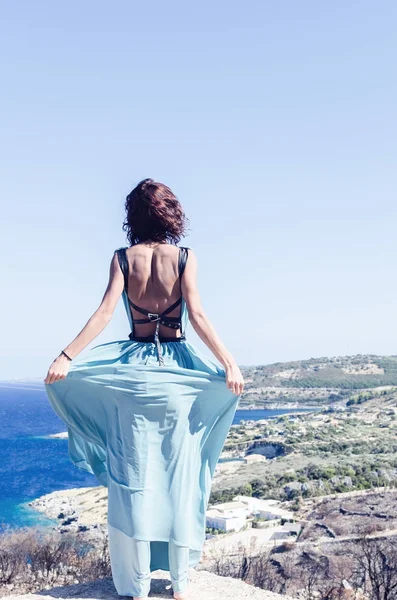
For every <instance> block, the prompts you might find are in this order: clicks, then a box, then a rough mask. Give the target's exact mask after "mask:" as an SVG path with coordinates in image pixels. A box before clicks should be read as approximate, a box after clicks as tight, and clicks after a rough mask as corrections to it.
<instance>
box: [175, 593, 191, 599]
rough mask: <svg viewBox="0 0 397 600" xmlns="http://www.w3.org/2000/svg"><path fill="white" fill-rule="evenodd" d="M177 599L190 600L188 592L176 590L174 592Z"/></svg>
mask: <svg viewBox="0 0 397 600" xmlns="http://www.w3.org/2000/svg"><path fill="white" fill-rule="evenodd" d="M174 598H175V600H189V594H188V592H175V594H174Z"/></svg>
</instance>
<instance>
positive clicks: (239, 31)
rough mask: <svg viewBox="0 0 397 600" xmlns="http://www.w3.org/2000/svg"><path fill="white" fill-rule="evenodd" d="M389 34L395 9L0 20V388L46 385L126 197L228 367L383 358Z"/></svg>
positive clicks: (122, 331) (61, 9) (132, 6)
mask: <svg viewBox="0 0 397 600" xmlns="http://www.w3.org/2000/svg"><path fill="white" fill-rule="evenodd" d="M396 25H397V5H396V3H395V2H392V1H380V2H377V3H374V2H372V1H365V0H363V1H361V2H345V1H342V0H334V2H318V1H314V0H313V1H308V0H301V1H300V2H296V1H292V0H285V1H283V2H277V3H276V2H269V1H264V0H262V1H251V2H250V1H248V2H246V3H244V4H243V3H241V2H234V1H228V2H226V1H224V0H220V1H218V2H215V3H214V2H209V1H207V0H203V1H202V2H200V3H195V4H193V3H190V4H188V3H186V2H180V1H176V2H173V1H170V2H167V3H165V2H159V1H156V0H154V1H151V2H150V3H149V2H147V3H143V2H140V3H138V2H134V1H131V0H129V1H118V0H116V1H115V2H112V3H109V2H104V1H98V0H95V2H94V1H93V0H85V1H84V2H77V0H69V1H68V2H50V1H49V0H36V2H34V3H32V2H28V1H26V0H21V1H19V2H15V3H11V2H8V3H3V4H2V14H1V24H0V51H1V56H2V59H1V72H0V76H1V82H2V89H3V92H2V94H1V96H0V110H1V116H2V130H3V134H2V144H1V147H0V170H1V176H0V199H1V216H2V219H1V236H0V250H1V252H2V256H3V259H4V258H5V257H6V256H7V259H6V261H4V260H3V261H2V262H3V269H2V283H3V287H2V294H1V304H2V310H1V315H2V318H1V321H2V322H1V333H2V335H1V354H2V356H1V363H0V379H10V378H22V377H42V378H44V377H45V374H46V372H47V368H48V366H49V363H50V362H51V360H52V359H53V357H54V356H55V355H57V354H58V352H59V351H60V349H61V348H63V347H65V346H66V345H67V344H68V343H69V342H70V341H71V340H72V339H73V338H74V337H75V335H76V334H77V333H78V332H79V331H80V329H81V328H82V327H83V325H84V324H85V322H86V321H87V319H88V318H89V316H90V315H91V314H92V312H94V310H95V309H96V308H97V306H98V304H99V302H100V300H101V298H102V295H103V292H104V290H105V288H106V284H107V279H108V269H109V262H110V259H111V256H112V254H113V251H114V249H115V248H118V247H119V246H123V245H126V240H125V236H124V232H123V231H122V229H121V224H122V221H123V218H124V198H125V196H126V194H127V193H128V192H129V191H130V189H131V188H132V187H133V186H134V185H135V184H136V183H137V182H138V181H139V180H140V179H142V178H144V177H152V178H154V179H156V180H158V181H163V182H164V183H166V184H167V185H169V186H170V187H171V188H172V189H173V191H174V192H175V193H176V194H177V196H178V197H179V199H180V201H181V202H182V204H183V206H184V208H185V211H186V213H187V215H188V217H189V218H190V223H191V231H190V233H189V236H188V237H187V238H185V239H184V240H183V242H182V243H183V244H185V245H188V246H191V247H192V248H194V250H195V252H196V254H197V257H198V261H199V285H200V289H201V295H202V301H203V305H204V307H205V308H206V310H207V314H208V316H209V317H210V319H211V321H212V322H213V324H214V325H215V326H216V328H217V330H218V333H219V335H220V336H221V338H222V339H223V341H224V342H225V343H226V345H227V346H228V347H229V348H230V350H231V352H232V353H233V355H234V356H235V358H236V360H237V361H238V363H239V364H241V365H243V364H253V363H257V364H260V363H267V362H274V361H285V360H294V359H301V358H302V359H303V358H310V357H312V356H327V355H336V354H355V353H366V352H371V353H384V354H392V353H397V343H396V339H397V325H396V308H397V300H396V297H397V284H396V276H395V270H396V269H395V262H396V261H395V259H396V250H397V239H396V212H397V208H396V200H395V198H396V194H395V189H396V179H397V176H396V158H397V147H396V140H397V131H396V130H397V126H396V111H395V107H396V105H397V98H396V96H397V93H396V92H397V83H396V77H395V66H396V58H397V57H396V47H397V42H396V36H395V31H396ZM4 267H5V268H4ZM123 311H124V307H123V305H122V302H121V300H120V302H119V304H118V306H117V309H116V312H115V315H114V318H113V320H112V321H111V323H110V324H109V325H108V327H107V328H106V329H105V330H104V332H103V333H102V334H100V336H98V337H97V338H96V339H95V340H94V342H93V343H92V344H91V346H92V345H96V344H99V343H102V342H107V341H110V340H114V339H126V338H127V336H128V333H129V330H128V322H127V318H126V315H125V314H124V312H123ZM188 335H189V338H190V340H191V341H193V342H194V343H196V344H197V345H198V346H199V347H200V348H201V349H203V348H204V346H203V345H202V343H201V342H200V341H199V340H198V339H197V336H196V335H195V333H194V331H193V329H192V328H191V327H190V328H189V330H188ZM87 350H88V348H87ZM84 352H86V350H85V351H84ZM208 352H209V351H208Z"/></svg>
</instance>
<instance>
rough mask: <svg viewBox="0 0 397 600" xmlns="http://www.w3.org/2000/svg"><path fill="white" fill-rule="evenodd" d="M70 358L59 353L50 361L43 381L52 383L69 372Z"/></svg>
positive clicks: (63, 377)
mask: <svg viewBox="0 0 397 600" xmlns="http://www.w3.org/2000/svg"><path fill="white" fill-rule="evenodd" d="M69 366H70V360H69V359H68V358H66V356H64V355H63V354H60V355H59V356H57V357H56V359H55V360H53V361H52V363H51V365H50V368H49V369H48V373H47V377H46V378H45V379H44V383H54V382H55V381H59V380H60V379H65V377H66V376H67V374H68V372H69Z"/></svg>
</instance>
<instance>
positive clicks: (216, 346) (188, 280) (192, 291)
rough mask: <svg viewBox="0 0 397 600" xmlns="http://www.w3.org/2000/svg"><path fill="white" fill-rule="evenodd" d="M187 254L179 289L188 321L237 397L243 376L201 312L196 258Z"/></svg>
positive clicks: (242, 384)
mask: <svg viewBox="0 0 397 600" xmlns="http://www.w3.org/2000/svg"><path fill="white" fill-rule="evenodd" d="M188 252H189V255H188V260H187V262H186V267H185V270H184V273H183V275H182V280H181V289H182V295H183V297H184V299H185V302H186V306H187V309H188V313H189V321H190V322H191V324H192V326H193V329H194V330H195V332H196V333H197V335H198V336H199V337H200V339H201V340H202V341H203V342H204V344H205V345H206V346H207V347H208V348H209V349H210V350H211V352H213V354H214V355H215V356H216V358H217V359H218V360H219V362H220V363H222V365H223V366H224V367H225V371H226V385H227V386H228V388H229V389H231V390H232V392H233V393H235V394H238V395H239V394H241V393H242V391H243V389H244V379H243V376H242V374H241V371H240V369H239V367H238V366H237V363H236V361H235V360H234V358H233V356H232V355H231V354H230V352H229V351H228V350H227V348H226V346H225V345H224V344H223V342H222V341H221V340H220V338H219V337H218V334H217V333H216V331H215V329H214V327H213V325H212V323H211V322H210V321H209V319H208V317H207V315H206V314H205V312H204V310H203V307H202V305H201V300H200V294H199V292H198V289H197V258H196V255H195V254H194V253H193V251H192V250H191V249H190V248H189V250H188Z"/></svg>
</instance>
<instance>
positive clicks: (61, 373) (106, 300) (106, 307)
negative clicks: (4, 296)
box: [44, 252, 124, 383]
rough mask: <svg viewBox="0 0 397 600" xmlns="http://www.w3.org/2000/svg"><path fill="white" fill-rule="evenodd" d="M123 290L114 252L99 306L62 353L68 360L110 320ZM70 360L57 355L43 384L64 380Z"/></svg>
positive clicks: (122, 279) (122, 280)
mask: <svg viewBox="0 0 397 600" xmlns="http://www.w3.org/2000/svg"><path fill="white" fill-rule="evenodd" d="M123 289H124V277H123V273H122V271H121V268H120V265H119V261H118V258H117V253H116V252H115V253H114V255H113V257H112V261H111V263H110V273H109V283H108V285H107V288H106V291H105V293H104V295H103V298H102V301H101V304H100V305H99V307H98V308H97V309H96V311H95V312H94V314H93V315H92V316H91V317H90V318H89V319H88V321H87V323H86V324H85V325H84V327H83V329H82V330H81V331H80V333H79V334H78V335H77V336H76V337H75V338H74V340H73V341H72V342H70V344H69V345H68V346H66V348H64V351H65V352H66V354H67V355H68V356H70V358H72V359H73V358H75V357H76V356H77V355H78V354H79V353H80V352H81V351H82V350H83V349H84V348H85V347H86V346H88V344H89V343H90V342H92V340H93V339H95V338H96V337H97V335H99V334H100V333H101V331H103V330H104V329H105V327H106V325H107V324H108V323H109V321H110V320H111V318H112V316H113V313H114V309H115V308H116V305H117V302H118V300H119V298H120V296H121V294H122V292H123ZM69 365H70V360H69V359H68V358H66V356H64V355H63V354H59V356H57V358H55V360H54V361H53V362H52V363H51V365H50V368H49V369H48V373H47V377H46V378H45V379H44V383H54V381H58V380H59V379H65V377H66V376H67V374H68V371H69Z"/></svg>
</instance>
